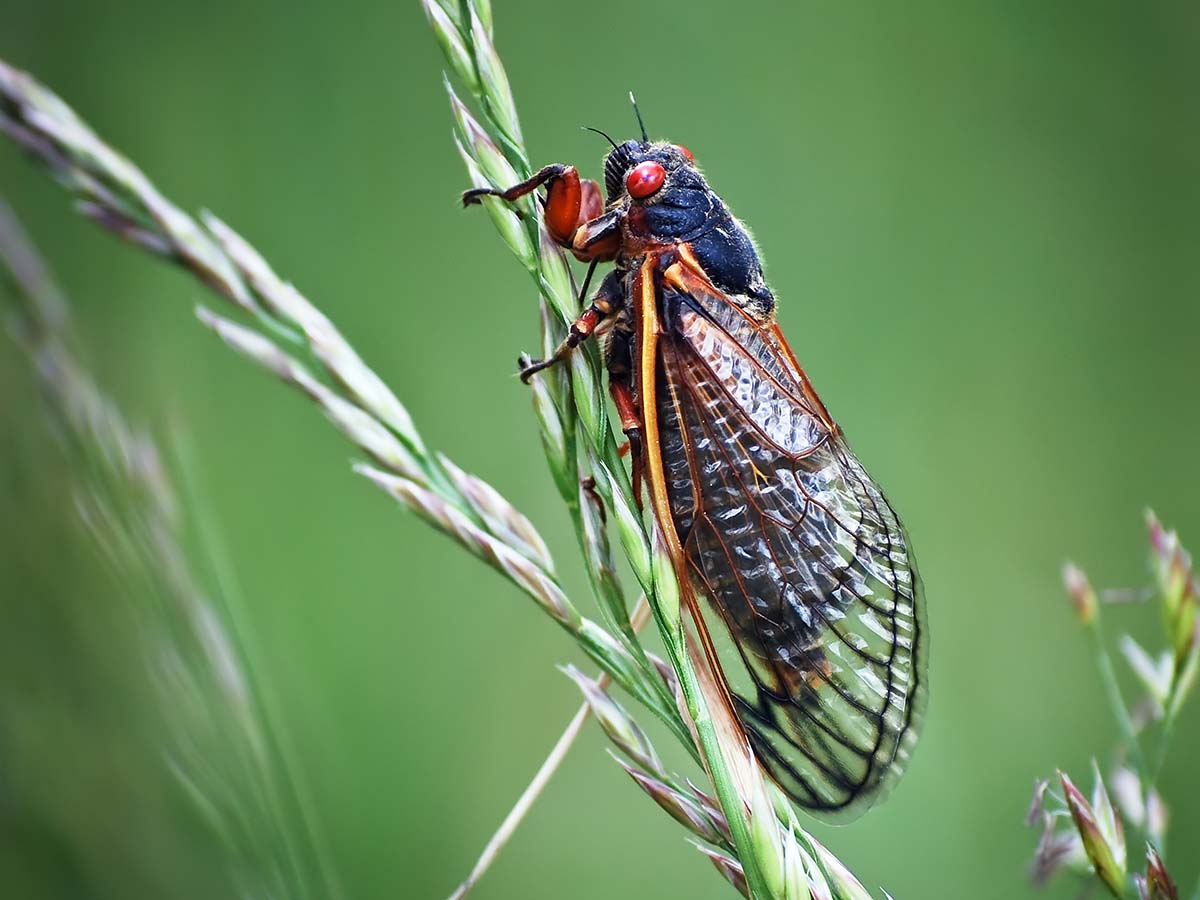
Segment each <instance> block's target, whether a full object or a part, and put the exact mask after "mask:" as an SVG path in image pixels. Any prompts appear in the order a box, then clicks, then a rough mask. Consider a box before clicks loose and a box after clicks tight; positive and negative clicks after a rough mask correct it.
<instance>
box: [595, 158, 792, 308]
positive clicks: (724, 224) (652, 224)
mask: <svg viewBox="0 0 1200 900" xmlns="http://www.w3.org/2000/svg"><path fill="white" fill-rule="evenodd" d="M642 162H656V163H658V164H659V165H661V166H662V167H663V169H664V170H665V172H666V176H665V183H664V184H663V186H662V188H661V189H660V190H659V191H657V192H656V193H654V194H653V195H651V196H649V197H647V198H645V199H642V200H638V199H634V198H632V197H630V196H629V195H628V194H627V193H625V192H624V191H622V190H621V182H620V180H619V179H615V178H612V177H611V171H613V170H616V171H621V172H624V171H627V170H629V169H630V167H632V166H636V165H637V164H639V163H642ZM605 172H606V176H609V177H606V181H607V182H608V185H607V187H608V190H609V201H610V203H613V204H619V205H624V207H625V216H624V220H623V225H622V242H621V255H620V257H619V258H618V260H617V265H618V267H619V268H625V269H636V262H637V260H638V259H639V258H640V257H642V256H643V255H644V254H645V253H647V252H649V251H657V250H663V249H668V248H670V247H671V246H672V245H677V244H687V245H688V246H689V247H690V249H691V253H692V255H693V256H694V257H695V259H696V261H697V262H698V263H699V264H700V266H701V268H702V269H703V270H704V273H705V274H706V275H707V276H708V278H709V280H710V281H711V282H712V283H713V284H714V285H715V286H716V287H718V288H720V289H721V290H722V291H723V292H724V293H725V294H727V295H728V297H729V299H730V300H731V301H732V302H734V303H735V304H737V305H739V306H741V307H742V308H743V309H745V310H746V312H747V313H749V314H751V315H752V316H754V317H755V318H756V319H759V320H761V321H766V320H769V319H770V318H771V317H772V316H773V314H774V311H775V297H774V295H773V294H772V293H771V290H770V288H768V287H767V284H766V281H765V280H764V279H763V270H762V263H761V261H760V260H759V258H758V251H757V250H756V248H755V246H754V242H753V240H751V238H750V235H749V233H748V232H747V230H746V227H745V226H744V225H743V224H742V223H741V222H739V221H738V220H737V219H736V218H734V216H733V215H732V214H731V213H730V212H729V210H728V208H727V207H726V206H725V204H724V203H723V202H722V201H721V198H720V197H718V196H717V194H716V193H715V192H714V191H713V190H712V188H710V187H709V186H708V183H707V182H706V181H705V180H704V176H703V175H701V174H700V172H699V171H698V170H697V169H696V167H695V164H694V163H692V161H691V160H690V159H687V158H685V157H684V156H683V155H682V154H681V152H680V150H679V148H678V147H676V146H674V145H672V144H649V145H646V144H641V143H639V142H637V141H628V142H626V143H625V144H622V145H621V146H620V147H618V148H617V149H616V150H614V151H613V152H612V153H610V154H609V159H608V161H607V162H606V166H605ZM614 194H615V196H614Z"/></svg>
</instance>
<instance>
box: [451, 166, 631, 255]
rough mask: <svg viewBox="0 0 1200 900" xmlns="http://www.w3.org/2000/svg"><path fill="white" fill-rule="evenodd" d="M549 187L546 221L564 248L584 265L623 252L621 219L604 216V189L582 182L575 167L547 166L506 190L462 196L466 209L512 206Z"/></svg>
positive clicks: (478, 190)
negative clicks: (495, 203) (496, 202)
mask: <svg viewBox="0 0 1200 900" xmlns="http://www.w3.org/2000/svg"><path fill="white" fill-rule="evenodd" d="M542 185H545V186H546V200H545V203H544V218H545V222H546V231H547V232H548V233H549V234H550V237H551V238H552V239H553V240H554V242H555V243H556V244H558V245H559V246H560V247H564V248H566V249H567V250H570V251H571V252H572V253H574V254H575V257H576V259H579V260H581V261H583V262H609V261H611V260H613V259H615V258H616V256H617V253H618V252H620V249H621V216H622V215H623V213H622V212H621V211H618V210H614V211H612V212H609V213H605V212H604V197H603V195H602V194H601V193H600V185H598V184H596V182H594V181H592V180H591V179H590V178H580V177H579V171H578V170H577V169H576V168H575V167H574V166H566V165H563V164H562V163H555V164H554V165H550V166H545V167H544V168H542V169H539V170H538V171H537V172H535V173H534V174H533V175H532V176H531V177H530V178H527V179H526V180H525V181H522V182H520V183H518V184H514V185H513V186H512V187H510V188H507V189H505V190H502V191H500V190H494V189H492V188H475V189H474V190H470V191H467V192H465V193H464V194H463V195H462V200H463V205H464V206H470V205H471V204H473V203H478V202H479V201H480V198H482V197H499V198H500V199H502V200H507V201H508V202H510V203H511V202H512V201H514V200H519V199H520V198H521V197H524V196H526V195H527V194H531V193H533V192H534V191H536V190H537V189H538V188H539V187H541V186H542Z"/></svg>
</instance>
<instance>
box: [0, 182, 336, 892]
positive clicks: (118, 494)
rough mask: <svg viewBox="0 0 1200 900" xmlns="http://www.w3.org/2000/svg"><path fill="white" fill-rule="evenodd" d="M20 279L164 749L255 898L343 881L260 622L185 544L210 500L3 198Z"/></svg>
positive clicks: (25, 317)
mask: <svg viewBox="0 0 1200 900" xmlns="http://www.w3.org/2000/svg"><path fill="white" fill-rule="evenodd" d="M6 276H7V277H6ZM4 282H8V283H9V286H10V287H11V290H7V291H4V290H0V294H6V295H7V296H8V298H9V300H10V302H9V303H7V304H4V305H2V306H0V309H2V310H4V312H5V315H4V316H3V319H4V322H5V324H6V325H7V327H8V330H9V331H10V332H11V334H12V337H13V338H14V339H15V341H16V343H17V345H18V346H19V347H20V348H21V349H22V350H23V351H24V354H25V356H26V357H27V358H28V360H29V362H30V365H31V368H32V370H33V372H34V374H35V376H36V381H37V383H38V386H39V387H40V388H41V393H42V396H43V397H44V399H45V406H46V409H47V412H48V413H49V415H50V418H51V420H52V423H53V425H54V426H55V427H54V428H53V432H54V434H55V436H56V437H57V438H58V439H59V443H60V444H61V446H62V448H63V451H64V453H65V456H66V458H67V462H68V464H69V468H70V472H71V474H72V484H71V494H72V496H73V499H74V504H75V508H76V511H77V513H78V515H79V517H80V519H81V520H82V522H83V524H84V526H85V530H86V532H87V534H88V536H89V537H91V538H92V539H93V541H94V544H95V546H96V548H97V549H98V550H99V551H100V555H101V557H102V559H103V561H104V562H105V563H107V564H108V567H109V569H110V571H111V572H112V574H113V576H114V577H115V579H116V581H117V584H118V586H119V590H120V594H121V596H122V597H123V599H124V600H125V601H126V603H127V605H128V607H129V610H128V611H129V612H131V613H132V620H133V622H134V623H135V624H136V626H137V629H138V630H137V634H136V635H135V636H134V640H133V644H134V646H135V647H136V648H137V650H138V651H139V652H140V654H141V657H142V659H141V662H142V664H143V666H144V671H145V680H146V682H147V684H148V685H149V686H150V688H151V690H152V695H153V696H154V698H155V700H156V702H155V704H154V712H153V719H154V729H155V730H154V735H155V740H157V741H160V742H161V745H162V746H161V750H160V751H159V752H158V758H159V760H160V762H161V764H162V766H163V767H164V769H165V770H166V771H167V772H169V774H170V776H172V778H173V780H174V782H175V784H176V785H177V786H178V787H179V789H180V791H181V793H182V795H183V797H184V799H185V800H186V801H187V804H188V805H189V806H190V808H191V810H192V812H193V813H194V814H196V816H198V818H199V819H200V820H201V821H202V822H203V823H204V824H205V825H207V826H208V833H209V834H211V835H212V836H213V838H214V839H215V842H216V847H215V851H214V853H213V854H212V856H213V857H214V858H215V859H217V860H218V861H219V863H220V864H221V866H222V868H223V869H224V872H223V876H224V877H223V881H224V884H225V885H226V889H227V890H228V891H229V892H230V894H231V895H235V896H239V897H246V898H267V897H275V898H280V900H284V898H287V900H302V898H327V897H337V896H340V889H339V888H338V885H337V879H336V877H335V875H334V874H333V868H332V866H331V865H330V863H329V862H328V859H327V853H326V851H325V849H324V844H323V841H322V840H321V839H320V837H319V835H318V833H317V831H316V824H315V822H314V820H313V818H312V817H311V815H310V813H309V808H308V801H307V799H306V791H305V790H304V789H303V786H302V783H301V781H300V778H299V775H298V773H297V772H296V769H295V767H294V765H293V764H292V762H291V754H290V752H289V751H288V749H287V740H286V737H285V735H284V733H283V731H282V727H281V725H280V723H279V722H278V721H277V717H276V716H273V715H271V704H270V703H269V701H268V698H269V692H268V690H267V689H266V686H265V685H264V683H263V679H261V678H259V677H256V676H255V673H254V671H253V670H252V668H251V666H250V660H251V654H250V653H249V652H248V650H247V646H248V638H247V635H246V634H245V629H244V628H236V627H235V625H237V624H238V621H239V617H238V616H237V614H236V611H235V610H234V609H232V602H231V600H230V598H226V597H224V596H222V594H221V593H220V592H218V591H210V590H206V589H205V588H204V587H202V583H201V579H200V578H199V577H198V576H197V574H196V572H197V571H200V570H202V569H205V568H208V569H210V570H211V568H212V561H211V560H209V561H207V562H208V565H198V564H195V563H194V561H193V559H192V558H190V555H189V553H188V552H186V551H185V549H184V546H183V541H182V540H181V532H182V530H183V527H184V524H185V522H191V523H192V524H195V523H197V522H198V520H199V519H201V518H202V515H201V514H200V512H199V511H197V510H196V509H190V508H189V502H188V501H189V497H188V496H187V495H186V493H185V494H184V495H183V498H182V500H181V499H180V495H179V494H177V493H176V491H175V490H174V489H173V486H172V484H171V480H170V478H169V475H168V472H167V468H166V467H165V466H164V465H163V463H162V457H161V454H160V452H159V449H158V447H157V446H156V444H155V442H154V441H153V439H152V438H151V437H150V435H149V434H148V433H147V432H145V431H142V430H139V429H134V428H132V427H131V426H130V425H129V424H128V423H127V422H126V420H125V418H124V416H123V415H122V414H121V411H120V409H119V408H118V407H117V406H116V404H115V403H113V401H112V400H110V399H109V398H108V397H106V396H105V395H104V394H103V393H102V392H101V390H100V389H99V387H98V386H97V385H96V383H95V381H94V380H93V378H92V376H91V374H90V373H89V372H88V371H87V369H86V368H85V367H84V366H83V365H81V364H80V362H79V361H78V359H77V358H76V356H75V354H74V353H73V351H72V349H71V346H72V339H71V334H70V331H71V329H70V314H69V308H68V305H67V303H66V301H65V298H64V296H63V294H62V293H61V292H60V291H59V290H58V289H57V287H56V286H55V284H54V282H53V280H52V279H51V277H50V275H49V272H48V270H47V269H46V267H45V266H44V264H43V263H42V261H41V259H40V258H39V256H38V255H37V253H36V252H35V251H34V248H33V246H32V244H31V243H30V242H29V241H28V239H27V238H26V237H25V235H24V233H23V231H22V230H21V228H20V227H19V225H18V223H17V221H16V218H15V217H14V216H13V215H12V213H11V211H10V210H9V209H8V207H7V206H6V205H4V204H3V202H0V288H3V287H4V286H5V285H4ZM115 618H116V617H114V619H115ZM52 664H54V665H58V664H59V661H58V660H54V661H53V662H52ZM83 677H84V678H86V677H87V673H83ZM161 824H165V823H161ZM186 840H187V842H194V841H195V838H194V837H193V836H191V835H190V834H189V836H188V838H187V839H186ZM118 877H119V876H118Z"/></svg>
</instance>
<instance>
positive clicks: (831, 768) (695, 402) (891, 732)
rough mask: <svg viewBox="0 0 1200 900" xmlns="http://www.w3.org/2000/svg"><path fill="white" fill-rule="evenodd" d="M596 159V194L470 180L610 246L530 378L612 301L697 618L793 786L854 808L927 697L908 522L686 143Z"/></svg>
mask: <svg viewBox="0 0 1200 900" xmlns="http://www.w3.org/2000/svg"><path fill="white" fill-rule="evenodd" d="M604 179H605V193H606V195H607V202H605V201H602V200H601V196H600V189H599V186H598V185H596V184H595V183H594V182H590V181H587V180H583V179H581V178H580V177H579V174H578V172H577V171H576V169H575V168H574V167H572V166H564V165H553V166H547V167H545V168H544V169H542V170H541V171H539V172H538V173H537V174H536V175H534V176H533V177H532V178H530V179H529V180H527V181H525V182H522V183H521V184H518V185H515V186H513V187H512V188H510V189H508V190H506V191H486V190H482V191H481V190H476V191H469V192H467V193H466V194H464V197H463V199H464V202H465V203H471V202H473V201H477V200H478V198H479V196H480V195H482V194H488V193H491V194H495V195H497V196H500V197H503V198H505V199H507V200H515V199H517V198H519V197H521V196H523V195H525V194H528V193H530V192H532V191H535V190H536V189H538V188H539V187H542V186H545V187H546V190H547V194H546V199H545V205H544V211H545V223H546V228H547V230H548V231H549V233H550V235H551V237H552V238H553V239H554V240H555V241H556V242H558V243H559V244H560V245H562V246H563V247H565V248H567V249H569V250H570V251H571V252H573V253H574V254H575V256H576V257H578V258H579V259H581V260H584V261H587V262H589V263H590V264H591V268H590V269H589V271H588V275H589V279H590V276H591V274H592V271H593V270H594V268H595V267H596V265H597V264H598V263H601V262H611V263H613V269H612V271H611V272H610V273H609V274H608V275H607V277H605V278H604V280H603V281H602V282H601V284H600V287H599V289H598V290H597V291H596V293H595V294H594V296H592V297H591V298H590V304H589V305H588V306H587V308H586V309H585V311H584V312H583V314H582V315H581V316H580V317H579V318H578V319H577V320H576V322H575V323H574V325H573V326H572V328H571V331H570V334H569V336H568V337H567V339H566V340H565V341H564V342H563V344H562V345H561V346H560V347H559V348H558V349H557V351H556V352H555V353H554V355H553V356H551V357H550V358H548V359H546V360H542V361H538V362H535V363H532V364H530V365H528V366H527V367H526V368H525V369H524V370H523V372H522V376H523V377H524V378H529V377H530V376H532V375H533V374H535V373H536V372H537V371H539V370H541V369H543V368H545V367H547V366H549V365H552V364H553V363H555V362H557V361H558V360H560V359H562V358H563V357H565V356H566V355H567V354H568V353H570V351H571V350H572V349H573V348H574V347H576V346H577V345H578V344H579V343H580V342H581V341H583V340H586V339H587V338H588V337H589V336H590V335H591V334H592V333H593V332H594V331H595V330H596V329H597V327H598V326H599V325H600V324H601V322H603V321H604V320H606V319H610V320H612V327H611V330H610V332H609V336H608V338H607V347H606V361H607V367H608V371H609V386H610V391H611V393H612V396H613V400H614V402H615V404H616V407H617V410H618V412H619V413H620V416H621V423H622V427H623V429H624V430H625V432H626V434H627V435H629V437H630V442H631V445H632V447H633V450H634V472H635V475H642V474H644V476H645V480H646V486H647V493H648V496H649V498H650V500H651V502H652V505H653V509H654V513H655V516H656V518H657V520H658V523H659V526H660V528H661V529H662V530H663V532H664V533H665V535H666V536H667V538H668V540H667V544H668V546H669V547H672V548H673V550H674V552H675V554H676V555H677V557H678V558H677V560H676V562H677V569H678V570H679V571H680V572H682V573H685V575H686V577H687V579H688V580H689V581H690V584H691V586H692V587H693V588H694V593H695V594H698V595H700V596H701V597H703V598H705V599H703V600H701V601H696V604H695V605H696V607H697V608H696V609H695V610H694V616H695V619H696V627H697V629H698V630H699V631H700V633H701V634H702V636H704V638H705V644H706V649H707V650H708V654H709V662H710V664H711V666H712V668H713V669H714V671H715V672H717V673H718V674H719V676H720V680H721V682H722V684H723V685H724V686H725V688H726V689H727V691H728V699H729V701H730V703H731V705H732V707H733V710H734V712H735V714H736V716H737V719H738V721H739V722H740V723H741V726H742V728H743V729H744V731H745V733H746V736H747V738H748V739H749V741H750V743H751V745H752V746H753V747H754V749H755V752H756V755H757V756H758V758H759V759H760V760H761V762H762V763H763V765H764V766H765V767H766V769H767V770H768V771H769V772H770V773H771V775H772V777H773V778H774V779H775V780H776V781H777V782H778V783H779V785H780V786H781V787H782V788H783V789H784V790H785V791H786V792H787V793H788V795H789V796H791V797H792V798H793V799H794V800H795V801H796V802H797V803H798V804H799V805H801V806H803V807H805V808H807V809H809V810H811V811H813V812H814V813H817V814H819V815H823V816H824V817H826V818H831V819H847V818H851V817H853V816H855V815H857V814H858V813H860V812H862V811H863V810H865V809H866V808H867V807H869V806H870V805H872V804H873V803H874V802H875V801H876V800H878V799H879V798H880V797H881V796H882V795H883V794H884V793H886V791H887V789H888V788H889V787H890V786H891V784H892V783H894V781H895V780H896V778H897V777H898V776H899V774H900V772H901V771H902V770H903V768H904V764H905V761H906V758H907V755H908V753H909V751H910V749H911V746H912V744H913V743H914V742H915V740H916V735H917V729H918V725H919V719H920V716H921V712H922V709H923V705H924V703H923V699H924V684H923V678H924V671H923V667H924V654H925V646H924V637H925V636H924V633H923V628H924V626H923V621H922V612H921V609H920V604H921V599H922V598H921V595H920V585H919V580H918V578H917V572H916V568H915V566H914V563H913V560H912V556H911V553H910V550H909V547H908V538H907V535H906V534H905V531H904V529H903V527H902V525H901V524H900V520H899V519H898V518H897V516H896V514H895V512H893V510H892V508H891V506H890V505H889V504H888V502H887V500H886V499H885V498H884V496H883V493H882V492H881V491H880V490H879V488H878V487H877V486H876V485H875V483H874V482H873V481H872V480H871V478H870V476H868V475H867V473H866V471H865V470H864V469H863V467H862V465H861V464H860V463H859V462H858V460H857V459H856V458H855V456H854V454H853V453H851V451H850V449H849V447H848V445H847V443H846V441H845V439H844V437H843V435H842V433H841V430H840V429H839V428H838V426H837V425H836V424H835V422H834V421H833V419H832V418H831V417H830V415H829V413H828V412H827V411H826V409H825V407H824V405H823V404H822V403H821V401H820V399H819V398H818V397H817V394H816V392H815V391H814V390H813V388H812V385H811V384H810V383H809V380H808V378H807V376H806V375H805V374H804V371H803V369H801V367H800V365H799V363H798V362H797V361H796V358H795V356H794V355H793V354H792V352H791V350H790V349H789V347H788V345H787V343H786V342H785V340H784V338H783V335H782V334H781V333H780V331H779V327H778V325H777V324H776V322H775V298H774V296H773V294H772V293H771V290H770V288H768V287H767V285H766V283H765V281H764V279H763V273H762V265H761V263H760V261H759V258H758V253H757V251H756V250H755V247H754V244H753V243H752V241H751V240H750V237H749V235H748V234H747V232H746V230H745V228H744V227H743V226H742V224H741V223H740V222H739V221H738V220H737V219H735V218H734V217H733V215H732V214H731V213H730V212H729V210H728V209H727V207H726V206H725V204H724V203H723V202H722V201H721V199H720V198H719V197H718V196H717V195H716V193H714V192H713V191H712V189H711V188H709V186H708V183H707V182H706V181H705V179H704V177H703V176H702V175H701V173H700V171H699V170H698V169H697V168H696V165H695V163H694V161H693V158H692V155H691V153H690V152H689V151H688V150H687V149H686V148H683V147H681V146H678V145H673V144H668V143H659V142H650V141H648V140H645V139H644V136H643V140H631V141H626V142H625V143H623V144H620V145H615V144H614V146H613V150H612V151H611V152H610V153H609V154H608V155H607V157H606V159H605V163H604ZM585 290H586V287H585ZM710 635H711V636H712V637H715V638H717V640H715V641H714V640H711V639H710V638H709V636H710ZM724 637H728V638H729V639H730V640H729V641H728V642H726V643H729V644H731V646H732V649H731V651H730V652H728V653H726V654H725V655H724V656H722V655H721V652H720V651H719V650H717V649H716V644H717V643H721V642H722V638H724Z"/></svg>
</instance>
